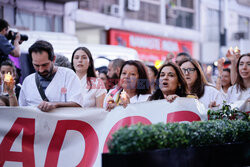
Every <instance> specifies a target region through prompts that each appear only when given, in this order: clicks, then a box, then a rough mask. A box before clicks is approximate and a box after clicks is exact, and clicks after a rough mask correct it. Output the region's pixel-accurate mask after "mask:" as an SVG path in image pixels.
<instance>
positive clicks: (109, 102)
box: [107, 96, 115, 104]
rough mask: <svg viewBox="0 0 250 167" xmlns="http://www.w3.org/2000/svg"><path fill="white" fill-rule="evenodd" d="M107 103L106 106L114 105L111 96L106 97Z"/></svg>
mask: <svg viewBox="0 0 250 167" xmlns="http://www.w3.org/2000/svg"><path fill="white" fill-rule="evenodd" d="M107 102H108V104H111V103H114V102H115V101H114V99H113V98H112V97H111V96H108V98H107Z"/></svg>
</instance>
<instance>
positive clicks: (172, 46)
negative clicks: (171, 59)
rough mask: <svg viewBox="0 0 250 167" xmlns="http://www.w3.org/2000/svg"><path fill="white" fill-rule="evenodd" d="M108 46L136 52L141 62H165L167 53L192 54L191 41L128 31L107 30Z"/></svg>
mask: <svg viewBox="0 0 250 167" xmlns="http://www.w3.org/2000/svg"><path fill="white" fill-rule="evenodd" d="M108 42H109V44H111V45H121V46H126V47H129V48H133V49H135V50H137V52H138V54H139V58H140V59H141V60H143V61H153V62H154V61H156V60H165V56H166V55H167V54H168V53H170V52H171V53H174V54H175V55H176V54H177V53H179V52H187V53H189V54H190V55H192V53H193V44H192V42H191V41H182V40H175V39H169V38H162V37H156V36H152V35H146V34H139V33H134V32H128V31H121V30H115V29H111V30H109V41H108Z"/></svg>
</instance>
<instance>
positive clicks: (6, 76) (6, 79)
mask: <svg viewBox="0 0 250 167" xmlns="http://www.w3.org/2000/svg"><path fill="white" fill-rule="evenodd" d="M12 80H13V78H12V76H11V75H10V72H8V73H7V74H5V75H4V81H5V82H11V81H12Z"/></svg>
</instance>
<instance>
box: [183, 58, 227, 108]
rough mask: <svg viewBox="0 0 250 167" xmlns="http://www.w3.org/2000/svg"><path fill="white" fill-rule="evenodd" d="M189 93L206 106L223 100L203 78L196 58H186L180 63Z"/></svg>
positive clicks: (211, 105)
mask: <svg viewBox="0 0 250 167" xmlns="http://www.w3.org/2000/svg"><path fill="white" fill-rule="evenodd" d="M180 67H181V70H182V71H183V73H184V76H185V79H186V81H187V84H188V89H189V91H190V93H191V94H194V95H196V96H197V97H198V99H199V101H200V102H202V103H203V104H204V105H205V107H206V108H209V107H216V106H218V105H221V104H222V103H223V100H225V99H224V98H223V96H222V94H221V93H220V92H219V91H218V90H217V89H216V88H215V87H213V86H210V85H209V84H208V82H207V80H206V78H205V75H204V73H203V71H202V69H201V66H200V65H199V63H198V62H197V61H196V60H193V59H188V60H184V61H182V62H181V63H180Z"/></svg>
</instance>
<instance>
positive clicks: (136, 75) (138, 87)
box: [104, 60, 151, 111]
mask: <svg viewBox="0 0 250 167" xmlns="http://www.w3.org/2000/svg"><path fill="white" fill-rule="evenodd" d="M119 78H120V82H119V85H118V86H117V87H116V88H114V89H111V90H110V91H109V93H108V94H107V95H106V97H105V99H104V108H106V110H108V111H110V110H112V109H113V108H115V106H117V105H123V106H124V107H126V106H127V105H128V104H129V103H138V102H143V101H147V100H148V97H149V96H150V92H151V87H150V84H149V80H148V75H147V71H146V67H145V66H144V65H143V64H142V63H141V62H140V61H137V60H129V61H126V62H125V63H124V64H123V65H122V67H121V71H120V75H119Z"/></svg>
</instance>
